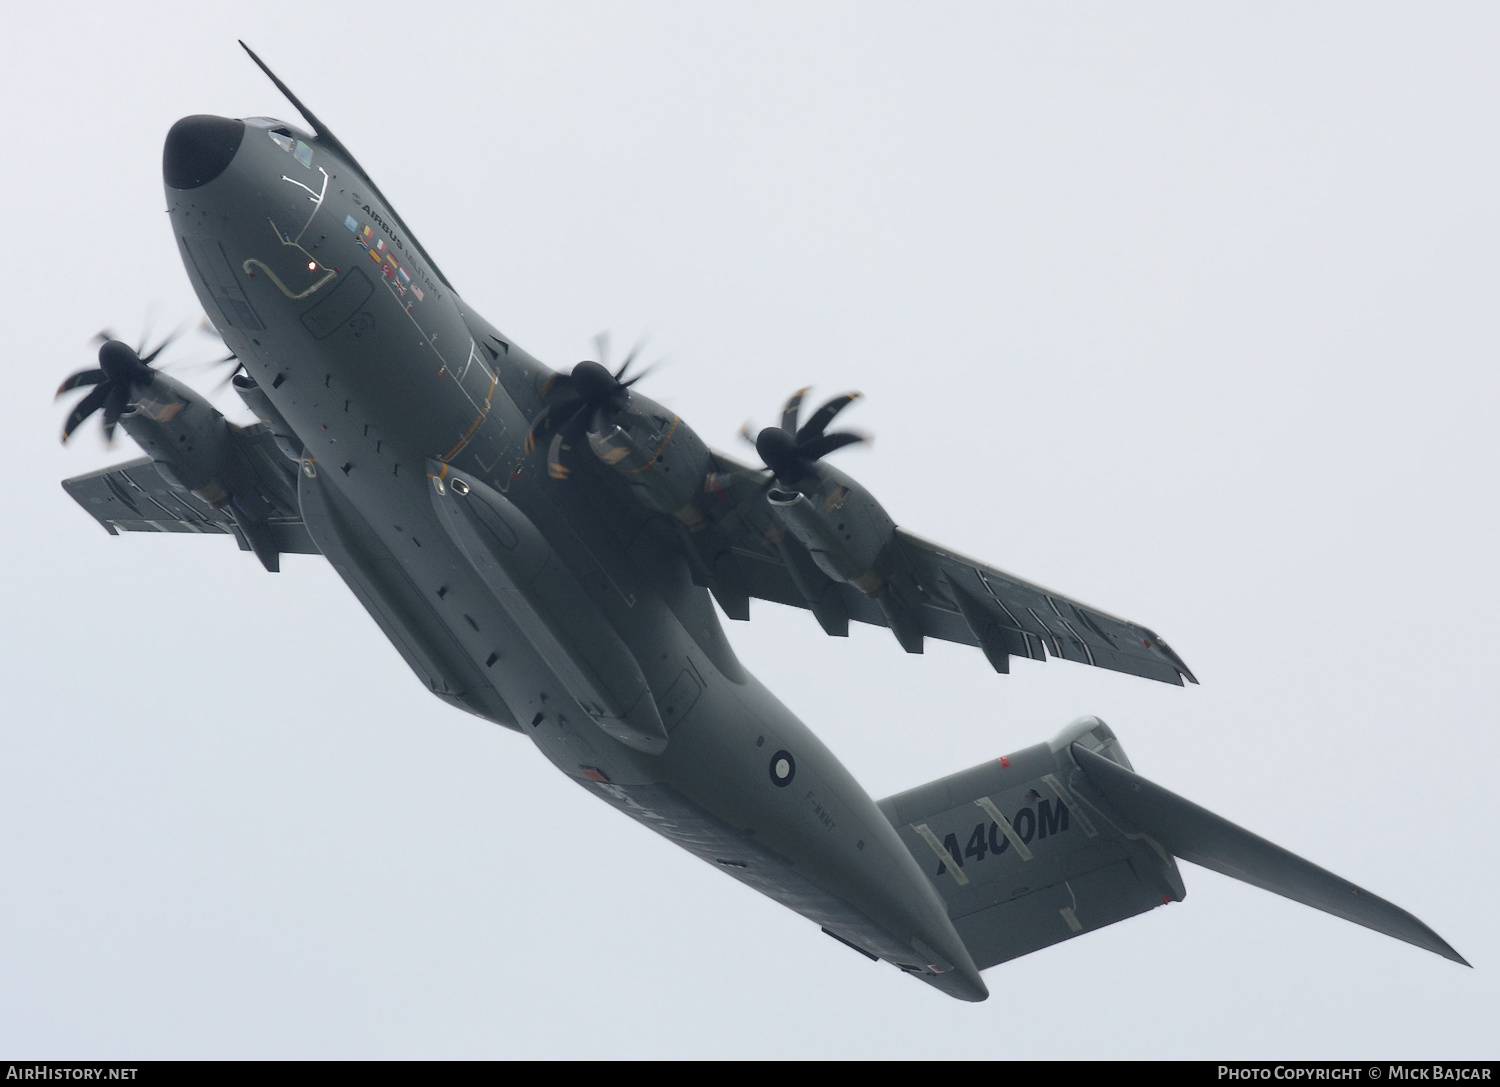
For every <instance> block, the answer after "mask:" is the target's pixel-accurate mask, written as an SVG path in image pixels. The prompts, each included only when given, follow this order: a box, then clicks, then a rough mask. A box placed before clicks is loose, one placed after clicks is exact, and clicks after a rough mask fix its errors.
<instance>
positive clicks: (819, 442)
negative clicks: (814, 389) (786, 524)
mask: <svg viewBox="0 0 1500 1087" xmlns="http://www.w3.org/2000/svg"><path fill="white" fill-rule="evenodd" d="M807 392H808V390H807V389H798V390H797V391H796V392H795V393H793V394H792V396H791V398H790V399H789V400H788V401H787V402H786V405H785V406H784V407H783V408H782V409H781V425H780V426H779V427H766V428H765V429H764V430H762V431H761V432H760V433H759V434H757V435H756V436H755V451H756V452H757V453H759V454H760V459H761V460H762V461H764V462H765V465H766V467H767V468H769V469H770V470H771V474H772V476H773V477H774V478H775V480H776V481H777V482H778V483H780V484H782V485H783V486H785V487H789V488H791V489H793V490H796V489H797V486H798V484H799V483H801V482H802V480H804V479H805V478H806V477H807V476H808V474H809V473H810V472H811V471H812V468H813V465H814V464H816V463H817V462H818V461H819V460H821V459H822V458H824V457H826V456H827V455H828V454H829V453H832V452H833V451H834V450H835V449H842V448H843V447H844V446H846V445H853V444H854V443H855V442H864V441H869V439H868V438H867V437H865V436H864V435H863V434H857V433H855V432H853V431H847V430H845V431H836V432H835V433H833V434H829V433H827V430H828V424H829V423H831V422H833V419H834V417H835V416H836V415H838V413H839V412H841V411H843V410H844V409H845V408H847V407H848V406H849V405H850V404H852V403H854V402H855V401H856V400H858V399H859V397H860V394H859V393H844V394H843V395H842V396H836V397H834V398H833V399H832V400H830V401H828V403H826V404H824V405H823V406H822V407H821V408H819V409H818V410H817V411H815V412H813V413H812V415H811V416H810V417H809V418H808V420H807V422H806V423H803V424H802V426H800V427H799V426H798V425H797V417H798V415H799V414H800V413H801V410H802V398H803V397H804V396H806V395H807ZM748 436H749V435H748V433H746V437H748Z"/></svg>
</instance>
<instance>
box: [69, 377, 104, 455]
mask: <svg viewBox="0 0 1500 1087" xmlns="http://www.w3.org/2000/svg"><path fill="white" fill-rule="evenodd" d="M69 380H72V379H71V378H70V379H69ZM107 396H109V386H107V385H101V386H100V387H99V388H97V389H95V390H94V391H93V392H91V393H89V394H88V395H87V396H85V397H84V398H83V399H82V400H80V401H78V406H77V407H75V408H74V409H73V414H71V415H69V416H68V421H67V422H66V423H64V424H63V431H62V440H63V443H64V444H67V441H68V438H69V437H71V436H72V434H73V431H75V430H77V429H78V424H79V423H82V422H83V421H84V420H85V419H87V418H88V417H89V416H90V415H93V414H94V412H96V411H98V410H99V407H100V405H101V404H103V403H104V399H105V397H107Z"/></svg>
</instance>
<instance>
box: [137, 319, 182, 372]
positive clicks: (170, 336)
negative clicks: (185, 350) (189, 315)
mask: <svg viewBox="0 0 1500 1087" xmlns="http://www.w3.org/2000/svg"><path fill="white" fill-rule="evenodd" d="M188 324H189V322H187V321H184V322H183V323H182V324H180V325H178V326H177V327H176V328H174V329H173V330H172V331H171V332H169V333H167V336H166V338H165V339H164V340H162V342H161V343H159V344H157V345H156V347H155V348H154V349H153V350H152V351H150V352H148V353H147V354H144V355H141V361H142V362H144V363H145V364H146V365H147V366H150V365H151V362H152V360H153V359H155V358H156V356H157V355H160V354H161V353H162V352H163V351H165V350H166V349H167V347H168V345H170V344H171V343H172V342H173V341H174V340H176V339H177V338H178V337H180V336H181V335H182V334H183V333H184V332H186V331H187V330H188ZM141 343H142V345H143V346H144V344H145V341H144V340H142V341H141ZM136 354H138V355H140V352H139V351H137V352H136Z"/></svg>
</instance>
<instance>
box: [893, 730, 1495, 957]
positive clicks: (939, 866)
mask: <svg viewBox="0 0 1500 1087" xmlns="http://www.w3.org/2000/svg"><path fill="white" fill-rule="evenodd" d="M879 806H880V810H881V811H882V812H883V813H884V814H885V816H886V818H887V819H889V820H890V821H891V824H892V825H893V826H894V827H895V828H896V832H897V833H898V834H899V835H900V836H901V840H902V841H903V842H904V843H905V844H906V848H907V849H908V850H910V851H911V855H912V856H913V857H914V858H916V861H917V863H918V864H920V865H922V867H923V868H924V869H925V871H926V872H927V878H928V879H929V880H931V881H932V886H933V889H934V890H936V891H937V892H938V894H939V895H940V896H941V897H942V899H943V901H944V902H945V903H946V904H947V906H948V916H949V918H951V919H952V921H953V927H954V928H955V929H957V930H958V934H959V936H960V937H961V938H962V939H963V941H964V945H965V946H966V947H967V948H968V951H969V954H970V955H971V956H972V958H973V959H974V962H975V964H976V965H977V966H978V967H979V968H980V969H981V970H983V969H986V968H988V967H991V966H995V965H997V964H999V963H1002V962H1006V961H1007V960H1009V959H1014V958H1016V957H1017V956H1020V955H1026V954H1029V953H1031V952H1033V951H1036V950H1039V949H1040V948H1043V947H1047V946H1049V945H1051V944H1056V943H1060V942H1061V941H1063V940H1069V939H1072V938H1073V937H1075V936H1080V935H1082V934H1083V933H1086V932H1092V931H1094V930H1095V929H1099V928H1103V927H1105V926H1107V925H1112V924H1115V923H1116V922H1118V921H1123V920H1125V919H1126V918H1128V917H1133V916H1135V915H1137V914H1140V913H1144V912H1146V911H1147V910H1150V909H1153V908H1154V907H1157V906H1162V905H1165V904H1168V903H1171V902H1179V901H1181V900H1182V899H1183V897H1184V896H1185V895H1186V893H1187V890H1186V888H1185V886H1184V885H1183V882H1182V876H1181V874H1180V873H1179V872H1178V869H1177V860H1178V859H1179V858H1180V859H1182V860H1185V861H1191V862H1192V863H1194V864H1198V865H1202V866H1203V867H1205V868H1212V869H1213V870H1214V871H1215V872H1222V873H1223V874H1224V875H1227V876H1233V877H1234V878H1235V879H1238V880H1242V881H1244V882H1245V883H1249V884H1253V885H1254V886H1256V887H1260V888H1262V889H1264V890H1267V891H1273V892H1275V893H1276V894H1279V895H1282V896H1283V897H1286V898H1290V899H1292V900H1293V901H1294V902H1301V903H1303V904H1304V905H1307V906H1312V907H1314V908H1315V909H1319V910H1323V911H1325V912H1326V913H1331V914H1333V915H1334V916H1335V917H1342V918H1343V919H1344V920H1346V921H1353V922H1354V923H1355V924H1357V925H1363V926H1364V927H1366V928H1370V929H1374V930H1375V931H1376V932H1382V933H1385V934H1386V935H1387V936H1394V937H1395V938H1396V939H1398V940H1404V941H1406V942H1407V943H1409V944H1415V945H1416V946H1417V947H1422V948H1426V949H1427V950H1428V951H1432V952H1434V953H1436V954H1438V955H1441V956H1443V957H1444V958H1445V959H1451V960H1453V961H1454V962H1460V963H1464V965H1466V966H1467V965H1468V963H1466V962H1464V959H1463V957H1462V956H1460V955H1459V954H1458V952H1457V951H1454V950H1453V948H1452V947H1450V946H1449V945H1448V944H1447V943H1446V942H1445V941H1444V940H1443V939H1442V938H1441V937H1439V936H1438V935H1437V933H1435V932H1433V931H1432V929H1430V928H1428V927H1427V926H1426V925H1424V924H1423V923H1422V922H1421V921H1418V920H1417V919H1416V918H1415V917H1413V916H1412V915H1411V914H1409V913H1407V912H1406V911H1405V910H1403V909H1400V908H1399V907H1397V906H1394V905H1392V904H1391V903H1389V902H1387V901H1385V899H1383V898H1379V897H1377V896H1375V895H1372V894H1370V893H1369V892H1368V891H1366V890H1364V889H1362V888H1360V887H1356V886H1355V885H1354V884H1352V883H1350V882H1349V881H1348V880H1344V879H1340V878H1339V877H1338V876H1335V875H1334V874H1333V873H1331V872H1327V871H1325V870H1323V869H1322V868H1319V867H1318V866H1317V865H1315V864H1311V863H1309V862H1307V861H1305V860H1303V859H1302V858H1301V857H1298V856H1296V855H1295V854H1293V853H1289V852H1288V851H1287V850H1285V849H1282V848H1281V847H1280V846H1276V845H1272V844H1271V843H1270V842H1268V841H1266V840H1265V839H1264V838H1259V837H1257V836H1256V835H1254V834H1251V833H1250V832H1249V831H1247V830H1244V829H1242V828H1240V827H1237V826H1235V825H1234V824H1233V823H1231V822H1229V821H1228V820H1227V819H1222V818H1220V817H1219V816H1217V815H1215V814H1213V813H1212V812H1210V811H1206V810H1204V809H1203V808H1200V807H1199V806H1198V805H1196V804H1194V803H1192V802H1190V801H1187V800H1184V799H1183V798H1182V797H1180V796H1177V795H1176V794H1175V793H1171V792H1168V791H1167V790H1166V789H1163V788H1162V787H1161V786H1160V785H1154V784H1152V783H1151V782H1150V781H1147V780H1146V779H1145V778H1143V777H1141V776H1140V775H1139V774H1137V773H1135V772H1134V770H1133V769H1132V767H1131V765H1130V760H1129V759H1128V758H1127V757H1126V755H1125V751H1124V749H1123V748H1122V747H1121V745H1120V742H1119V740H1118V739H1116V738H1115V734H1114V733H1113V732H1112V731H1111V730H1110V728H1109V726H1108V725H1106V724H1105V723H1104V722H1103V721H1100V720H1099V719H1098V718H1097V717H1084V718H1080V719H1079V720H1077V721H1074V722H1073V723H1072V724H1071V725H1069V726H1068V727H1067V728H1066V729H1064V730H1063V731H1062V733H1061V734H1059V735H1058V736H1057V737H1056V738H1054V739H1053V740H1052V741H1051V742H1050V743H1044V744H1037V745H1035V746H1034V747H1028V748H1026V749H1024V750H1022V751H1016V752H1013V753H1012V754H1010V755H1007V756H1005V757H1004V758H1001V759H996V760H995V761H993V762H987V763H982V764H981V765H979V766H975V767H971V768H970V769H968V770H961V771H959V772H958V773H956V774H950V775H948V776H947V777H945V778H940V779H938V780H937V781H932V782H929V783H927V784H926V785H922V786H919V787H917V788H915V789H910V790H908V791H907V792H904V793H898V794H897V795H895V796H890V797H887V798H886V799H884V800H882V801H880V804H879Z"/></svg>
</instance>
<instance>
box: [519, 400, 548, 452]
mask: <svg viewBox="0 0 1500 1087" xmlns="http://www.w3.org/2000/svg"><path fill="white" fill-rule="evenodd" d="M551 411H552V408H551V406H550V405H549V406H548V407H545V408H543V409H542V413H541V414H540V415H538V416H537V417H536V418H535V419H533V420H532V421H531V425H530V426H529V427H527V428H526V446H525V448H526V452H527V453H528V454H530V453H531V452H532V450H534V449H535V448H536V437H537V435H538V434H540V433H541V432H542V429H543V427H544V425H545V424H546V422H547V416H548V414H549V413H550V412H551Z"/></svg>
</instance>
